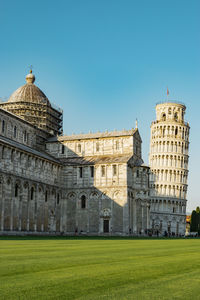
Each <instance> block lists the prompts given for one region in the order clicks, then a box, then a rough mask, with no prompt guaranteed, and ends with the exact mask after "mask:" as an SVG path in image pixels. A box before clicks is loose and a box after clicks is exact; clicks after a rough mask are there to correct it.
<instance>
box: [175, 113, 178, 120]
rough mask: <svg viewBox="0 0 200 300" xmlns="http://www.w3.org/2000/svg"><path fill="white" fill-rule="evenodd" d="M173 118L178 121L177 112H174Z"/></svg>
mask: <svg viewBox="0 0 200 300" xmlns="http://www.w3.org/2000/svg"><path fill="white" fill-rule="evenodd" d="M174 120H175V121H178V114H177V113H175V114H174Z"/></svg>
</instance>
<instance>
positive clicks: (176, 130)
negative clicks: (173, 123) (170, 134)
mask: <svg viewBox="0 0 200 300" xmlns="http://www.w3.org/2000/svg"><path fill="white" fill-rule="evenodd" d="M177 134H178V127H176V129H175V135H177Z"/></svg>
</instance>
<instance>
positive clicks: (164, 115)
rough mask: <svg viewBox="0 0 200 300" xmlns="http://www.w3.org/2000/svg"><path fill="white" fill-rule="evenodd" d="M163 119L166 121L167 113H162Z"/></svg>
mask: <svg viewBox="0 0 200 300" xmlns="http://www.w3.org/2000/svg"><path fill="white" fill-rule="evenodd" d="M162 120H163V121H166V114H165V113H164V114H162Z"/></svg>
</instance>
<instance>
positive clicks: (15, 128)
mask: <svg viewBox="0 0 200 300" xmlns="http://www.w3.org/2000/svg"><path fill="white" fill-rule="evenodd" d="M16 136H17V127H16V126H15V127H14V138H16Z"/></svg>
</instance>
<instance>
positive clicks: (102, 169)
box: [101, 166, 106, 177]
mask: <svg viewBox="0 0 200 300" xmlns="http://www.w3.org/2000/svg"><path fill="white" fill-rule="evenodd" d="M105 173H106V167H105V166H101V176H102V177H104V176H105Z"/></svg>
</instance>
